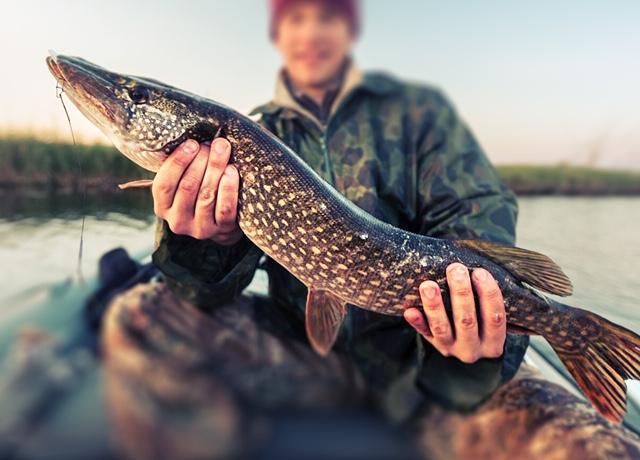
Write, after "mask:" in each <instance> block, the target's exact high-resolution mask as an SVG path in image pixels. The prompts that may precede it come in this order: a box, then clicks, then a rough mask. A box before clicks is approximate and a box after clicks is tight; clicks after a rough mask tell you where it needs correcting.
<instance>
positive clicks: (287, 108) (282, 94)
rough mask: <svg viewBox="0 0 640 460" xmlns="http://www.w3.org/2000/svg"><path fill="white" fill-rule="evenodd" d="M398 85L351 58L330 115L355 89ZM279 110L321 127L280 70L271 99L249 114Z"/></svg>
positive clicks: (379, 90) (387, 90)
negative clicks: (362, 67)
mask: <svg viewBox="0 0 640 460" xmlns="http://www.w3.org/2000/svg"><path fill="white" fill-rule="evenodd" d="M398 87H399V83H398V82H397V81H396V80H395V79H393V78H390V77H388V76H384V75H382V74H378V73H375V74H365V73H363V72H362V71H361V70H360V69H359V68H358V66H357V65H355V63H354V62H353V60H351V62H350V64H349V67H348V68H347V70H346V74H345V77H344V81H343V83H342V87H341V88H340V91H339V92H338V95H337V96H336V98H335V100H334V101H333V104H332V106H331V115H333V114H334V113H335V112H336V110H337V109H338V107H339V106H340V104H341V103H342V102H343V101H344V100H345V99H346V98H347V96H349V95H350V94H351V93H353V92H355V91H358V90H365V91H369V92H372V93H374V94H388V93H390V92H393V91H395V90H396V89H397V88H398ZM279 111H282V114H281V116H282V117H284V118H295V117H297V116H299V115H302V116H304V117H305V118H308V119H310V120H311V121H313V122H314V124H316V125H317V126H318V127H319V128H321V129H322V128H323V126H322V123H321V122H320V120H318V119H317V117H315V116H314V115H313V114H312V113H311V112H310V111H308V110H307V109H305V108H304V107H302V106H301V105H300V104H299V103H298V102H297V101H296V100H295V99H294V98H293V96H292V95H291V93H290V92H289V89H288V88H287V85H286V83H285V81H284V77H283V72H282V70H281V71H280V72H278V77H277V79H276V87H275V94H274V97H273V99H272V100H271V101H269V102H267V103H266V104H263V105H260V106H258V107H256V108H255V109H253V110H252V111H251V112H250V115H257V114H275V113H276V112H279Z"/></svg>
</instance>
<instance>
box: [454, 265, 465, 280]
mask: <svg viewBox="0 0 640 460" xmlns="http://www.w3.org/2000/svg"><path fill="white" fill-rule="evenodd" d="M453 276H454V277H455V278H456V279H457V280H459V281H460V280H463V279H464V277H465V276H467V269H466V268H465V267H464V266H462V265H460V266H459V267H456V269H455V270H454V271H453Z"/></svg>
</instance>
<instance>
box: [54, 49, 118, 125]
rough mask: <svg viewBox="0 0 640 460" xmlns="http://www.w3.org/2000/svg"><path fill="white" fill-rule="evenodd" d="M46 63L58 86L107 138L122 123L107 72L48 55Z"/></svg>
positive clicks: (69, 58)
mask: <svg viewBox="0 0 640 460" xmlns="http://www.w3.org/2000/svg"><path fill="white" fill-rule="evenodd" d="M49 53H50V56H47V58H46V62H47V67H48V68H49V72H51V74H52V75H53V76H54V77H55V79H56V81H57V83H58V86H59V87H60V88H61V89H62V91H63V92H64V93H65V94H66V95H67V96H68V97H69V99H70V100H71V102H73V104H74V105H75V106H76V107H78V109H79V110H80V112H82V114H83V115H85V116H86V117H87V118H89V119H90V120H91V121H92V122H93V123H94V124H96V125H97V126H98V127H99V128H100V129H101V130H102V131H104V132H105V134H107V136H109V137H112V134H113V131H114V129H117V128H118V127H120V126H123V124H124V123H125V120H126V118H125V116H126V113H125V109H124V107H123V106H122V104H121V103H119V102H118V100H117V97H116V88H117V86H116V85H115V84H114V82H113V81H110V80H111V78H110V75H109V74H110V72H108V71H106V70H105V69H102V68H101V67H98V66H96V65H94V64H91V63H89V62H88V61H85V60H83V59H80V58H74V57H70V56H59V55H57V54H56V53H55V52H53V51H49Z"/></svg>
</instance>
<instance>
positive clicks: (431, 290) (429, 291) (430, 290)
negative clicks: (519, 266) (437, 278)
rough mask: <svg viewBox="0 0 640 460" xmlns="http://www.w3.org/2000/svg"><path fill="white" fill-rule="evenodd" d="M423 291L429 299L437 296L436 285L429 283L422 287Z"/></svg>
mask: <svg viewBox="0 0 640 460" xmlns="http://www.w3.org/2000/svg"><path fill="white" fill-rule="evenodd" d="M422 293H423V294H424V296H425V297H426V298H427V299H433V298H434V297H435V296H436V287H435V286H433V285H432V284H429V285H427V286H425V287H423V288H422Z"/></svg>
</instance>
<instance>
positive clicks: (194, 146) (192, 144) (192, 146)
mask: <svg viewBox="0 0 640 460" xmlns="http://www.w3.org/2000/svg"><path fill="white" fill-rule="evenodd" d="M198 147H199V145H198V143H197V142H196V141H194V140H193V139H189V140H187V141H186V142H185V143H184V144H183V145H182V149H183V150H184V151H185V152H186V153H196V152H197V150H198Z"/></svg>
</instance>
